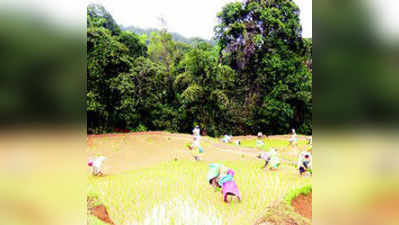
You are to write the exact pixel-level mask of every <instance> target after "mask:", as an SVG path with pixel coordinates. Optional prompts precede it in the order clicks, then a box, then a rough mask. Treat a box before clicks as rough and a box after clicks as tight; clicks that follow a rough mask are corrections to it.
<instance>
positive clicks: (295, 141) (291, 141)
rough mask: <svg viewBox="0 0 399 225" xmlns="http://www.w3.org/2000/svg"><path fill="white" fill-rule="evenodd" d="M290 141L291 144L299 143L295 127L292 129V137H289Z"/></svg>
mask: <svg viewBox="0 0 399 225" xmlns="http://www.w3.org/2000/svg"><path fill="white" fill-rule="evenodd" d="M288 141H289V142H290V145H291V146H296V145H297V143H298V138H297V137H296V132H295V129H292V135H291V138H290V139H288Z"/></svg>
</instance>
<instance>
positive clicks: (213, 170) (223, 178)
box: [208, 163, 241, 203]
mask: <svg viewBox="0 0 399 225" xmlns="http://www.w3.org/2000/svg"><path fill="white" fill-rule="evenodd" d="M233 177H234V171H233V170H232V169H229V168H227V167H225V166H223V165H222V164H216V163H212V164H209V171H208V182H209V184H210V185H212V186H213V187H214V189H215V191H217V189H218V188H222V191H221V192H222V194H223V200H224V202H226V203H229V200H228V196H233V197H236V198H237V199H238V201H240V202H241V195H240V192H239V190H238V187H237V184H236V183H235V182H234V180H233Z"/></svg>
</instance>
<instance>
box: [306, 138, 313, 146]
mask: <svg viewBox="0 0 399 225" xmlns="http://www.w3.org/2000/svg"><path fill="white" fill-rule="evenodd" d="M306 140H307V141H308V145H312V137H308V138H306Z"/></svg>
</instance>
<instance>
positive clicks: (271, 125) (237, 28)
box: [86, 0, 312, 136]
mask: <svg viewBox="0 0 399 225" xmlns="http://www.w3.org/2000/svg"><path fill="white" fill-rule="evenodd" d="M216 16H217V19H218V24H217V25H216V27H214V40H215V42H216V44H212V43H210V42H209V41H205V40H201V39H194V40H193V41H192V42H191V44H188V43H184V42H180V41H175V40H174V39H173V37H172V35H171V33H170V32H168V30H167V29H163V30H160V31H153V32H152V33H150V35H147V34H136V33H133V32H131V31H129V30H123V29H121V26H119V25H118V24H117V23H116V22H115V20H114V19H113V17H112V15H111V14H110V13H109V12H108V11H107V10H106V9H105V8H104V7H103V6H101V5H98V4H90V5H89V6H88V8H87V92H86V95H87V96H86V110H87V132H88V133H89V134H100V133H109V132H118V131H148V130H166V131H170V132H180V133H190V132H191V130H192V128H193V126H195V125H199V126H200V127H201V129H202V130H204V131H205V132H206V133H207V135H210V136H220V135H223V134H231V135H246V134H255V133H257V132H258V131H262V132H263V133H265V134H268V135H272V134H285V133H288V132H289V131H290V130H291V129H292V128H295V129H296V130H297V132H298V133H301V134H308V135H309V134H312V40H311V39H306V38H303V37H302V35H301V32H302V28H301V24H300V20H299V8H298V6H297V5H296V4H295V3H294V2H293V1H292V0H271V1H263V0H246V1H243V2H234V3H229V4H227V5H225V6H224V7H223V8H222V10H221V11H220V12H219V13H218V14H217V15H216Z"/></svg>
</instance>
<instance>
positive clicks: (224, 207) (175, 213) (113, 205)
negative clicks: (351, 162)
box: [88, 159, 311, 225]
mask: <svg viewBox="0 0 399 225" xmlns="http://www.w3.org/2000/svg"><path fill="white" fill-rule="evenodd" d="M221 163H223V164H224V165H226V166H228V167H230V168H232V169H233V170H234V171H235V172H236V175H235V178H234V179H235V181H236V183H237V185H238V187H239V189H240V191H241V195H242V202H241V203H238V202H235V201H234V202H233V203H232V204H226V203H224V202H223V200H222V195H221V193H220V192H215V191H214V190H213V189H212V188H211V186H210V185H209V184H208V181H207V179H206V175H207V171H208V164H209V163H208V162H193V161H181V160H179V161H171V162H168V163H164V164H161V165H158V166H156V167H152V168H146V169H137V170H133V171H130V172H128V173H124V174H120V175H114V176H108V177H107V176H106V177H103V178H96V177H91V176H90V177H89V186H88V189H89V190H88V193H91V195H95V196H97V197H98V199H99V201H101V202H102V203H103V204H104V205H106V206H107V208H108V209H109V210H108V212H109V214H110V217H111V218H112V220H113V221H114V222H115V223H116V224H120V225H133V224H134V225H136V224H137V225H156V224H162V225H172V224H173V225H183V224H184V225H198V224H214V225H245V224H253V223H254V222H255V221H256V219H257V218H259V217H261V216H262V215H263V214H264V209H265V208H266V207H267V206H268V205H269V204H270V203H271V202H273V201H276V200H277V201H279V200H283V199H284V196H286V195H287V194H288V193H290V192H291V191H292V190H295V189H297V188H300V187H303V186H305V185H308V184H310V183H311V179H310V178H308V177H300V176H298V174H297V173H296V170H295V168H293V167H292V166H289V165H286V164H283V165H282V166H281V167H280V169H279V170H278V171H263V170H261V169H260V167H261V166H262V164H263V162H262V161H260V160H255V159H252V160H249V159H243V160H238V161H226V162H221ZM89 219H90V218H89ZM88 224H90V225H93V224H96V223H94V222H93V223H92V221H91V220H89V223H88Z"/></svg>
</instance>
